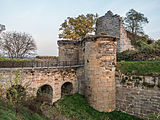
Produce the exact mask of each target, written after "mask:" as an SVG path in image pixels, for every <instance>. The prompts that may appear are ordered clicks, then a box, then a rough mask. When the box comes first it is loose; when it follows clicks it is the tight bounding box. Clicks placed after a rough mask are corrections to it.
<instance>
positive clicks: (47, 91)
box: [37, 85, 53, 103]
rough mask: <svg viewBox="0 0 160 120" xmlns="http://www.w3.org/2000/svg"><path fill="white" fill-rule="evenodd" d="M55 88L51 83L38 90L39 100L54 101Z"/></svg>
mask: <svg viewBox="0 0 160 120" xmlns="http://www.w3.org/2000/svg"><path fill="white" fill-rule="evenodd" d="M52 99H53V89H52V87H51V86H50V85H43V86H41V87H40V88H39V89H38V91H37V100H38V101H39V102H47V103H52Z"/></svg>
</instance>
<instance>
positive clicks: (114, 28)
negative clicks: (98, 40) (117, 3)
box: [96, 11, 134, 52]
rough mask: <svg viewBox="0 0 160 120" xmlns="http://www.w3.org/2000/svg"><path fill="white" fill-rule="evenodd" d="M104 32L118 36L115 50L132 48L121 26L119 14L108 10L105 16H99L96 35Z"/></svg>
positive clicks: (121, 50) (121, 21)
mask: <svg viewBox="0 0 160 120" xmlns="http://www.w3.org/2000/svg"><path fill="white" fill-rule="evenodd" d="M98 34H105V35H111V36H115V37H117V38H120V39H119V41H118V43H117V52H123V51H125V50H128V49H129V50H134V48H133V46H132V45H131V40H130V39H129V38H128V37H127V33H126V31H125V29H124V27H123V20H122V18H121V17H120V16H119V15H117V14H116V15H114V14H113V13H112V12H111V11H108V12H107V13H106V14H105V16H102V17H100V18H99V19H98V20H97V23H96V35H98Z"/></svg>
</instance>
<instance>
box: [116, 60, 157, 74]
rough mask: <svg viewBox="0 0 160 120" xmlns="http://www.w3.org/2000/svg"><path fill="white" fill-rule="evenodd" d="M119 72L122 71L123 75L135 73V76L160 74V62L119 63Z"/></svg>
mask: <svg viewBox="0 0 160 120" xmlns="http://www.w3.org/2000/svg"><path fill="white" fill-rule="evenodd" d="M117 70H120V71H121V72H122V73H135V74H152V73H160V61H125V62H119V65H118V67H117Z"/></svg>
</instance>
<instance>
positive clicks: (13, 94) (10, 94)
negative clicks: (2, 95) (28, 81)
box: [6, 85, 26, 103]
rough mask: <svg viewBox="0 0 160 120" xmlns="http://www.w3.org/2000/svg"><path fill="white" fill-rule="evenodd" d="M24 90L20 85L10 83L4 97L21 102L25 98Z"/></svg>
mask: <svg viewBox="0 0 160 120" xmlns="http://www.w3.org/2000/svg"><path fill="white" fill-rule="evenodd" d="M25 96H26V91H25V88H24V87H22V86H21V85H12V86H11V87H10V88H9V89H8V90H7V92H6V98H7V99H8V100H10V101H12V102H16V103H19V102H22V101H23V100H24V99H25Z"/></svg>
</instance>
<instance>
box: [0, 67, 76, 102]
mask: <svg viewBox="0 0 160 120" xmlns="http://www.w3.org/2000/svg"><path fill="white" fill-rule="evenodd" d="M17 71H18V73H19V74H20V81H21V82H22V85H23V86H24V87H25V86H26V85H29V87H31V88H34V89H35V93H34V94H35V95H36V93H37V90H38V89H39V88H40V87H41V86H43V85H49V86H51V87H52V89H53V100H52V102H55V101H57V100H58V99H60V98H61V86H62V85H63V84H64V83H66V82H70V83H72V85H73V93H77V92H78V81H77V77H76V69H73V68H55V69H53V68H50V69H44V68H43V69H0V85H4V86H5V88H9V87H11V83H10V80H12V81H13V80H14V79H15V75H16V72H17ZM4 96H5V91H4Z"/></svg>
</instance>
